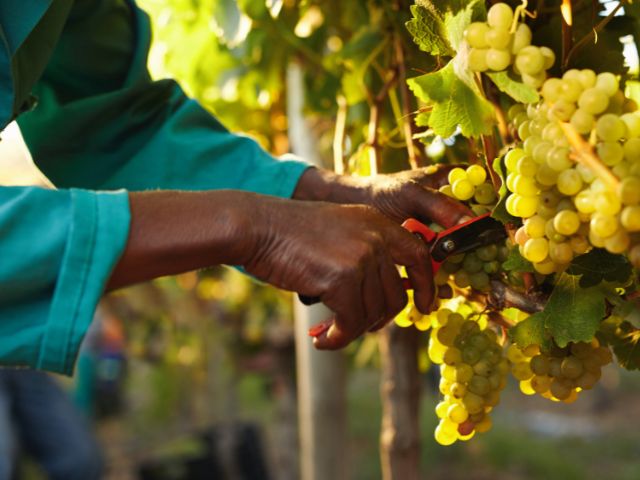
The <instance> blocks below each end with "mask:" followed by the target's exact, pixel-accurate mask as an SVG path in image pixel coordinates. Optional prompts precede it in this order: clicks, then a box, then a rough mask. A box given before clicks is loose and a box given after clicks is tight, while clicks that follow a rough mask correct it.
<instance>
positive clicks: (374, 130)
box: [367, 70, 397, 175]
mask: <svg viewBox="0 0 640 480" xmlns="http://www.w3.org/2000/svg"><path fill="white" fill-rule="evenodd" d="M389 73H390V75H389V76H388V78H387V80H386V81H385V83H384V85H383V86H382V89H381V90H380V92H378V94H377V95H376V96H375V97H374V98H373V101H372V102H371V103H370V107H369V127H368V131H367V145H369V147H371V148H370V149H369V169H370V172H371V175H377V174H378V165H379V160H380V143H379V142H378V127H379V126H380V113H381V110H382V103H383V102H384V100H385V98H386V97H387V95H388V93H389V90H390V89H391V87H393V85H394V84H395V82H396V80H397V71H396V70H390V71H389Z"/></svg>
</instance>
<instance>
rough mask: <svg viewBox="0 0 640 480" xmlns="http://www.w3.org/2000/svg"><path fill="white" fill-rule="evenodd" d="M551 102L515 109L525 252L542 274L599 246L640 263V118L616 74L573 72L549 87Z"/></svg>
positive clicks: (514, 188)
mask: <svg viewBox="0 0 640 480" xmlns="http://www.w3.org/2000/svg"><path fill="white" fill-rule="evenodd" d="M542 96H543V101H542V102H540V103H539V104H536V105H529V106H527V107H526V108H525V107H524V106H522V105H518V106H514V107H512V108H511V109H510V111H509V116H510V118H511V119H512V124H513V126H514V128H515V129H517V133H518V137H519V138H520V140H521V141H522V143H521V144H520V145H519V146H518V147H517V148H514V149H513V150H511V151H510V152H508V153H507V155H506V156H505V164H506V169H507V173H508V175H507V178H506V185H507V188H508V190H509V191H510V192H512V193H511V195H510V196H509V197H508V198H507V202H506V208H507V211H508V212H509V213H510V214H511V215H514V216H516V217H520V218H522V219H524V225H523V226H522V227H521V229H520V230H518V232H517V233H516V242H517V243H518V245H519V248H520V253H521V254H522V255H523V256H524V257H525V258H526V259H527V260H529V261H531V262H532V263H533V264H534V267H535V268H536V270H537V271H538V272H540V273H542V274H550V273H553V272H555V271H560V270H562V269H563V268H564V267H565V266H566V265H567V264H568V263H569V262H570V261H571V260H572V259H573V257H574V256H575V255H578V254H581V253H585V252H586V251H588V250H589V249H590V247H591V246H595V247H601V248H606V249H607V250H608V251H609V252H611V253H614V254H620V253H625V252H626V253H629V257H630V259H631V261H632V263H633V264H634V265H636V266H640V238H637V234H636V232H640V114H639V113H638V112H637V111H636V105H635V103H634V102H632V101H630V100H628V99H626V98H625V96H624V94H623V93H622V92H621V91H620V90H619V86H618V79H617V78H616V77H615V76H614V75H613V74H611V73H600V74H598V75H596V74H595V73H594V72H593V71H592V70H569V71H567V72H566V73H565V74H564V75H563V77H562V79H559V78H550V79H548V80H547V81H546V82H545V83H544V85H543V87H542ZM562 122H565V123H569V124H570V125H571V128H573V129H575V131H576V132H577V133H579V134H580V135H582V136H583V139H584V141H585V142H589V143H590V144H591V145H593V146H595V152H596V153H597V157H598V159H599V161H600V162H602V164H604V165H605V166H606V167H607V168H609V169H610V171H611V172H612V173H613V175H614V176H615V178H617V179H619V180H620V182H619V186H618V187H616V188H615V189H614V188H612V187H611V186H610V184H609V183H607V182H606V181H605V179H603V178H601V177H599V176H597V175H596V173H595V172H594V171H593V170H592V169H591V168H589V167H587V166H585V165H584V164H583V163H574V161H573V160H574V158H576V156H577V155H579V154H580V152H578V151H577V148H578V147H576V146H575V145H572V143H570V142H569V139H568V137H567V135H566V132H565V130H563V127H562V125H561V123H562Z"/></svg>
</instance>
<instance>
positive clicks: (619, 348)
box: [598, 317, 640, 370]
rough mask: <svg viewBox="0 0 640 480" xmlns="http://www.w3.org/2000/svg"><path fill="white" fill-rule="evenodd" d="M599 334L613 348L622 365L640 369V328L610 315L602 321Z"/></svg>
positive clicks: (629, 368) (630, 368)
mask: <svg viewBox="0 0 640 480" xmlns="http://www.w3.org/2000/svg"><path fill="white" fill-rule="evenodd" d="M598 336H599V338H600V339H601V340H604V342H606V343H607V344H608V345H610V346H611V347H612V348H613V353H615V354H616V358H617V359H618V363H619V364H620V366H621V367H624V368H626V369H627V370H640V345H639V344H638V343H639V342H640V330H638V329H637V328H635V327H634V326H633V325H631V323H629V322H625V321H622V320H621V319H620V317H609V318H608V319H607V320H605V321H604V322H602V328H601V330H600V332H599V335H598Z"/></svg>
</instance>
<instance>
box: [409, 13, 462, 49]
mask: <svg viewBox="0 0 640 480" xmlns="http://www.w3.org/2000/svg"><path fill="white" fill-rule="evenodd" d="M411 14H412V15H413V19H411V20H409V21H408V22H407V23H406V26H407V30H408V31H409V33H410V34H411V36H412V37H413V41H414V42H415V43H416V45H418V48H420V50H422V51H423V52H427V53H430V54H431V55H434V56H437V55H446V56H450V57H451V56H453V55H454V54H455V52H454V50H453V47H452V46H451V44H450V43H449V40H448V39H447V37H448V36H447V30H446V27H445V23H444V19H443V18H442V16H441V15H440V12H438V11H437V9H436V8H435V7H433V5H431V4H430V3H427V2H425V3H424V4H423V5H412V6H411Z"/></svg>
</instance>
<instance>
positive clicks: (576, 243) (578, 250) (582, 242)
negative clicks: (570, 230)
mask: <svg viewBox="0 0 640 480" xmlns="http://www.w3.org/2000/svg"><path fill="white" fill-rule="evenodd" d="M569 245H571V249H572V250H573V253H575V254H576V255H582V254H583V253H587V252H588V251H589V248H590V245H589V241H588V240H587V239H586V238H585V237H583V236H582V235H574V236H573V237H571V238H570V239H569Z"/></svg>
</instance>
